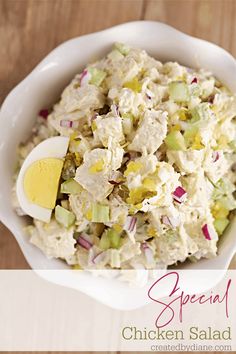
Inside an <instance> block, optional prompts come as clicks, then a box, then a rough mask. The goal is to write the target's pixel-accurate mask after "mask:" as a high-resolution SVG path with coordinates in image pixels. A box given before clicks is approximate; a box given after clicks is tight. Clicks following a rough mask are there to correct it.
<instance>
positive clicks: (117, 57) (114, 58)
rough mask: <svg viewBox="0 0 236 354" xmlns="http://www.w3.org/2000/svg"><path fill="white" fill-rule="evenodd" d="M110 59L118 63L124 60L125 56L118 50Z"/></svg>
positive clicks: (115, 50)
mask: <svg viewBox="0 0 236 354" xmlns="http://www.w3.org/2000/svg"><path fill="white" fill-rule="evenodd" d="M108 58H109V59H111V60H112V61H118V60H120V59H123V58H124V55H123V54H122V53H121V52H120V51H119V50H118V49H113V50H112V51H111V52H110V53H109V54H108Z"/></svg>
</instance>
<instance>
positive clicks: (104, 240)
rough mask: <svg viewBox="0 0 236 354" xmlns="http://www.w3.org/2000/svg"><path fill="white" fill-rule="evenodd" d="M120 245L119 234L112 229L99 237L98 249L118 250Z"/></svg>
mask: <svg viewBox="0 0 236 354" xmlns="http://www.w3.org/2000/svg"><path fill="white" fill-rule="evenodd" d="M120 245H121V238H120V233H119V232H117V231H116V230H114V229H109V230H106V231H105V232H104V233H103V234H102V237H101V240H100V242H99V247H100V248H101V249H103V250H107V249H108V248H119V247H120Z"/></svg>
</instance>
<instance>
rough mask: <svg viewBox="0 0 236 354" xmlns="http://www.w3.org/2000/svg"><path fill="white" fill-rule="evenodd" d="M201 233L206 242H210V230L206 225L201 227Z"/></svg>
mask: <svg viewBox="0 0 236 354" xmlns="http://www.w3.org/2000/svg"><path fill="white" fill-rule="evenodd" d="M202 233H203V235H204V236H205V238H206V239H207V240H212V239H213V237H211V234H210V230H209V227H208V225H207V224H205V225H203V226H202Z"/></svg>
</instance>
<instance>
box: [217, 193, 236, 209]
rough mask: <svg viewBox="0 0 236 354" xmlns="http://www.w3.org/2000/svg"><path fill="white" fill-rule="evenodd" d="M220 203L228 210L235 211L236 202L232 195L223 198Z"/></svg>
mask: <svg viewBox="0 0 236 354" xmlns="http://www.w3.org/2000/svg"><path fill="white" fill-rule="evenodd" d="M218 202H219V203H220V204H221V205H222V206H223V207H224V208H225V209H228V210H234V209H235V208H236V200H235V199H234V197H233V195H232V194H229V195H227V196H225V197H222V198H221V199H219V200H218Z"/></svg>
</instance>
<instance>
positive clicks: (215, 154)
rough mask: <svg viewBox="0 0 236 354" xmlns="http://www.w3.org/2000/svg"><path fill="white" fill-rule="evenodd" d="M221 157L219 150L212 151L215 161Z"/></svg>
mask: <svg viewBox="0 0 236 354" xmlns="http://www.w3.org/2000/svg"><path fill="white" fill-rule="evenodd" d="M219 158H220V154H219V152H218V151H213V153H212V159H213V162H216V161H218V160H219Z"/></svg>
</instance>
